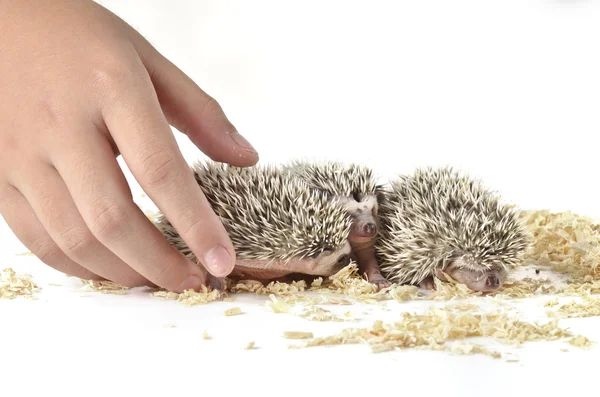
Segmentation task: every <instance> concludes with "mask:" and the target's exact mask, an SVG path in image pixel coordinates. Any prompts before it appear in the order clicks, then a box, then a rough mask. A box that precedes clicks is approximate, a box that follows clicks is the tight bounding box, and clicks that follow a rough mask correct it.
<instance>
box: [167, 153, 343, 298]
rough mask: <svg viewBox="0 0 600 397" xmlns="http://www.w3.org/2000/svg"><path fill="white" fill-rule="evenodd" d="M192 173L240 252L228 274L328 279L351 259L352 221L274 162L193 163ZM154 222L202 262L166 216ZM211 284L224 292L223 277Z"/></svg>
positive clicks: (263, 278)
mask: <svg viewBox="0 0 600 397" xmlns="http://www.w3.org/2000/svg"><path fill="white" fill-rule="evenodd" d="M192 171H193V172H194V175H195V178H196V181H197V182H198V185H199V186H200V187H201V189H202V191H203V192H204V194H205V195H206V198H207V199H208V201H209V203H210V205H211V207H212V209H213V210H214V212H215V213H216V214H217V216H219V218H220V220H221V221H222V222H223V225H224V227H225V229H226V230H227V232H228V233H229V236H230V238H231V241H232V243H233V246H234V249H235V250H236V256H237V261H236V265H235V268H234V270H233V271H232V273H231V274H230V275H229V276H228V277H230V278H252V279H257V280H260V281H263V282H266V281H270V280H285V277H287V276H290V277H293V275H294V274H304V275H313V276H324V277H327V276H331V275H333V274H335V273H337V272H338V271H339V270H341V269H342V268H343V267H345V266H347V265H348V264H349V263H350V252H351V247H350V244H349V243H348V235H349V233H350V228H351V226H352V220H351V218H350V217H349V216H348V214H347V213H346V211H345V208H344V207H342V206H340V205H337V204H336V203H334V202H332V201H331V200H330V199H329V198H328V197H327V196H326V195H325V194H323V193H319V192H315V191H313V190H312V189H310V188H308V186H307V185H306V184H305V183H303V182H302V181H300V180H295V179H293V178H290V177H289V176H288V175H286V174H285V173H284V172H283V171H282V170H278V169H275V168H273V167H270V166H254V167H249V168H238V167H233V166H229V165H225V164H221V163H216V162H208V163H207V164H206V165H203V164H201V163H196V164H194V165H193V166H192ZM156 226H157V227H158V228H159V230H160V231H161V232H162V233H163V235H165V237H166V238H167V240H168V241H169V243H170V244H171V245H172V246H173V247H175V248H176V249H177V250H179V251H180V252H182V253H183V254H184V255H186V256H187V257H188V258H189V259H190V260H192V261H194V262H196V263H199V261H198V259H197V258H196V256H195V255H194V253H193V252H192V251H191V250H190V248H189V247H188V246H187V244H186V243H185V241H183V239H182V238H181V237H180V235H179V233H178V232H177V231H176V230H175V228H174V227H173V226H172V225H171V223H170V222H169V221H168V220H167V219H166V218H165V217H164V215H162V214H160V215H159V218H158V220H157V222H156ZM209 285H210V287H212V288H216V289H218V290H220V291H222V290H223V289H224V280H223V279H215V278H212V276H210V278H209Z"/></svg>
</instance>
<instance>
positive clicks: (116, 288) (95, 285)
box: [81, 280, 129, 295]
mask: <svg viewBox="0 0 600 397" xmlns="http://www.w3.org/2000/svg"><path fill="white" fill-rule="evenodd" d="M81 282H82V283H83V285H85V286H87V287H90V288H92V289H94V290H96V291H98V292H101V293H103V294H113V295H125V294H126V293H127V290H128V289H129V287H125V286H123V285H119V284H117V283H113V282H112V281H99V280H81Z"/></svg>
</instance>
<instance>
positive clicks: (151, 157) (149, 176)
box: [141, 148, 181, 189]
mask: <svg viewBox="0 0 600 397" xmlns="http://www.w3.org/2000/svg"><path fill="white" fill-rule="evenodd" d="M141 167H142V173H143V175H144V177H143V179H144V183H145V185H146V186H147V187H149V188H151V189H165V188H168V187H171V186H172V185H173V184H175V183H178V182H180V180H181V171H180V170H179V168H178V167H177V165H176V161H175V156H174V154H173V153H172V152H171V151H170V150H165V149H160V148H155V149H150V150H146V151H145V153H143V154H142V160H141Z"/></svg>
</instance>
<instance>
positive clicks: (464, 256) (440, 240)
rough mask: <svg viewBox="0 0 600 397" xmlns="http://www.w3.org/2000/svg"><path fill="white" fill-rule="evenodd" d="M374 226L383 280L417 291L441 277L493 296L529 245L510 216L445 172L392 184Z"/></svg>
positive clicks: (466, 181)
mask: <svg viewBox="0 0 600 397" xmlns="http://www.w3.org/2000/svg"><path fill="white" fill-rule="evenodd" d="M380 222H381V230H380V239H379V241H378V242H377V245H376V252H377V258H378V261H379V264H380V267H381V270H382V273H383V275H384V276H386V277H387V278H388V280H390V281H392V282H394V283H398V284H413V285H419V286H421V287H423V288H425V289H431V288H433V286H434V282H433V277H437V278H438V279H440V280H442V281H444V280H446V278H445V277H444V274H443V273H445V274H447V275H448V276H450V277H451V278H452V279H454V280H456V281H458V282H460V283H462V284H464V285H466V286H467V287H469V288H470V289H471V290H474V291H482V292H488V291H494V290H497V289H499V288H500V287H501V286H502V285H503V283H504V282H505V280H506V277H507V272H508V269H509V268H510V267H511V266H512V265H514V264H516V263H517V262H519V261H520V260H521V259H522V255H523V253H524V252H525V250H526V249H527V247H528V245H529V241H528V239H527V235H526V232H525V229H524V226H523V225H522V224H521V222H520V219H519V212H518V210H516V209H515V208H514V207H511V206H508V205H504V204H502V203H501V202H500V198H499V197H498V196H497V195H496V194H494V193H492V192H491V191H489V190H487V189H485V188H484V187H483V185H482V184H481V183H480V182H479V181H478V180H475V179H472V178H470V177H468V176H466V175H462V174H460V173H459V172H456V171H454V170H453V169H452V168H439V169H433V168H425V169H417V171H416V172H415V173H414V174H413V175H410V176H401V177H399V178H398V179H397V180H395V181H392V182H391V183H390V184H389V186H388V191H387V193H386V200H385V201H384V202H383V203H382V204H381V205H380Z"/></svg>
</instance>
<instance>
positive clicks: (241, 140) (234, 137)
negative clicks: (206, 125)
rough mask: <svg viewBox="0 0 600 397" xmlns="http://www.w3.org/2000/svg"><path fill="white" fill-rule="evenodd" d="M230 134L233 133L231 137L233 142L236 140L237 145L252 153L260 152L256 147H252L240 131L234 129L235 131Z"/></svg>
mask: <svg viewBox="0 0 600 397" xmlns="http://www.w3.org/2000/svg"><path fill="white" fill-rule="evenodd" d="M229 135H231V139H232V140H233V142H235V144H236V145H238V146H239V147H241V148H242V149H244V150H245V151H247V152H250V153H252V154H258V153H257V152H256V150H255V149H254V147H252V145H251V144H250V142H248V141H247V140H246V138H244V137H243V136H242V135H241V134H240V133H239V132H237V131H234V132H232V133H230V134H229Z"/></svg>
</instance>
